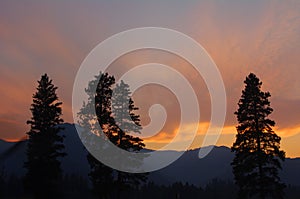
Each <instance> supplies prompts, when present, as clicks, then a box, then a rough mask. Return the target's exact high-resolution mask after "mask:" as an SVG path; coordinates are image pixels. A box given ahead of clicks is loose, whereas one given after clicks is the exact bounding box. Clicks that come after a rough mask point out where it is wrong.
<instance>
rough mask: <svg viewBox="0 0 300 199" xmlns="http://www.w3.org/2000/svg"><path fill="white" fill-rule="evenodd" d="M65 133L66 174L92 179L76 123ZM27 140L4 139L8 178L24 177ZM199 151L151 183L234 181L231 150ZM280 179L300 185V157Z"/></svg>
mask: <svg viewBox="0 0 300 199" xmlns="http://www.w3.org/2000/svg"><path fill="white" fill-rule="evenodd" d="M63 127H64V130H63V131H61V134H62V135H64V136H65V139H64V144H65V151H66V153H67V156H66V157H64V158H62V159H61V163H62V169H63V171H64V173H65V174H69V175H71V174H76V175H80V176H82V177H86V178H88V173H89V164H88V162H87V159H86V155H87V151H86V150H85V148H84V146H83V145H82V143H81V140H80V139H79V136H78V134H77V132H76V128H75V126H74V124H68V123H66V124H63ZM26 145H27V140H23V141H19V142H6V141H3V140H0V168H2V169H4V171H5V173H6V175H15V176H18V177H21V176H23V175H24V174H25V169H24V168H23V162H24V161H25V160H26ZM198 151H199V149H193V150H188V151H186V152H185V153H184V154H183V155H182V156H181V157H180V158H179V159H178V160H177V161H175V162H173V163H172V164H170V165H169V166H167V167H165V168H163V169H161V170H158V171H154V172H151V173H150V174H149V180H150V181H153V182H154V183H157V184H163V185H169V184H172V183H174V182H182V183H186V182H188V183H189V184H194V185H197V186H199V185H200V186H204V185H206V184H207V183H208V182H210V181H212V180H213V179H216V178H218V179H220V180H229V181H232V180H233V174H232V169H231V165H230V163H231V161H232V159H233V157H234V154H233V153H232V152H231V150H230V149H229V148H228V147H225V146H215V147H214V148H213V150H212V151H211V152H210V153H209V154H208V155H207V156H206V157H205V158H203V159H199V158H198ZM163 152H164V153H179V152H178V151H163ZM282 167H283V170H282V171H281V172H280V176H281V179H282V181H283V182H285V183H286V184H290V185H295V186H300V181H299V179H300V172H298V170H299V168H300V158H293V159H292V158H286V160H285V161H284V162H283V163H282Z"/></svg>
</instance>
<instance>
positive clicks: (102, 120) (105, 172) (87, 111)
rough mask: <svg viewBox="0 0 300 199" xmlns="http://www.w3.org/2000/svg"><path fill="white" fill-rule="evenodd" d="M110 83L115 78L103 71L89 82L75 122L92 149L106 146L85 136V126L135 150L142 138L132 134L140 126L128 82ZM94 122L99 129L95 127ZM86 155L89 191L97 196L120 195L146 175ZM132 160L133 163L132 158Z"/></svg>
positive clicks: (124, 146)
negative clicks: (121, 168)
mask: <svg viewBox="0 0 300 199" xmlns="http://www.w3.org/2000/svg"><path fill="white" fill-rule="evenodd" d="M114 84H115V78H114V77H113V76H110V75H108V74H107V73H100V74H99V75H98V76H96V77H95V79H94V80H92V81H91V82H90V83H89V85H88V88H87V89H86V93H87V94H88V96H89V98H88V102H87V103H85V104H84V105H83V107H82V108H81V110H80V112H79V118H80V121H79V124H80V125H81V126H82V127H83V129H85V130H84V132H83V133H84V134H86V135H87V136H82V137H85V141H86V142H89V143H93V144H94V146H92V147H93V148H94V149H96V150H106V149H105V146H99V145H97V141H95V139H97V138H95V136H94V137H93V136H88V134H89V132H88V131H89V130H93V133H94V134H96V135H97V136H103V134H102V133H101V131H102V132H103V133H104V134H105V138H104V139H109V140H110V142H112V143H113V144H114V145H116V146H118V147H119V148H121V149H124V150H127V151H131V152H137V151H139V150H141V149H142V148H143V147H144V146H145V145H144V144H143V142H142V141H143V140H141V139H140V138H138V137H136V136H133V135H132V134H133V133H140V130H141V128H142V127H141V125H140V119H139V115H137V114H136V113H135V111H136V110H137V107H135V106H134V103H133V100H132V99H131V97H130V95H131V93H130V90H129V86H128V85H127V84H125V83H124V82H121V83H120V84H117V85H116V87H115V89H113V86H114ZM113 93H114V94H113ZM92 109H95V112H96V116H94V115H93V114H91V113H92V112H93V111H92ZM97 124H99V126H100V128H101V129H97ZM92 137H93V138H92ZM93 139H94V140H93ZM108 158H116V157H108ZM87 159H88V161H89V164H90V167H91V172H90V174H89V176H90V179H91V181H92V183H93V191H94V193H95V194H96V195H97V196H98V197H99V198H123V197H122V193H123V192H124V191H126V190H129V189H131V188H133V187H137V186H138V185H139V183H141V182H142V181H144V180H145V179H146V174H131V173H126V172H121V171H117V170H114V169H111V168H109V167H107V166H106V165H104V164H102V163H101V162H99V161H98V160H97V159H95V158H94V157H93V156H92V155H91V154H89V155H88V156H87ZM133 162H134V164H135V163H137V162H135V161H134V160H133ZM120 164H122V163H121V162H120ZM133 166H136V165H133Z"/></svg>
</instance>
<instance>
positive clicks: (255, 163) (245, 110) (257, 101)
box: [232, 73, 285, 199]
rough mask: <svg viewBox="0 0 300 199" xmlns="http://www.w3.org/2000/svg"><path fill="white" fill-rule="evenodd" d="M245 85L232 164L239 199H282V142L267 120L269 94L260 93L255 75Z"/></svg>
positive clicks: (271, 123) (240, 102) (238, 116)
mask: <svg viewBox="0 0 300 199" xmlns="http://www.w3.org/2000/svg"><path fill="white" fill-rule="evenodd" d="M244 83H245V84H246V86H245V89H244V90H243V92H242V96H241V99H240V100H239V103H238V106H239V108H238V110H237V111H236V112H235V114H236V115H237V120H238V122H239V125H238V126H237V135H236V141H235V142H234V144H233V146H232V151H233V152H235V158H234V160H233V162H232V166H233V173H234V176H235V181H236V184H237V185H238V186H239V198H243V199H244V198H248V197H252V196H255V195H257V196H258V197H259V198H261V199H264V198H268V197H271V198H283V189H284V187H285V185H284V184H283V183H281V182H280V178H279V176H278V170H279V169H281V161H283V160H284V158H285V153H284V151H281V150H280V140H281V138H280V137H279V136H277V135H276V133H275V132H274V131H273V130H272V127H273V126H274V125H275V122H274V121H273V120H270V119H269V118H268V116H269V114H271V113H272V111H273V109H272V108H271V107H270V102H269V99H268V98H269V97H270V96H271V95H270V93H269V92H263V91H261V85H262V82H261V81H260V80H259V79H258V78H257V77H256V76H255V75H254V74H253V73H251V74H249V76H248V77H247V78H246V80H245V81H244Z"/></svg>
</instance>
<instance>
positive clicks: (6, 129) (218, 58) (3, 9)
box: [0, 0, 300, 157]
mask: <svg viewBox="0 0 300 199" xmlns="http://www.w3.org/2000/svg"><path fill="white" fill-rule="evenodd" d="M299 10H300V2H299V1H297V0H287V1H280V0H274V1H270V0H268V1H267V0H253V1H234V0H227V1H225V0H219V1H217V0H212V1H209V0H206V1H204V0H203V1H202V0H199V1H192V0H190V1H189V0H187V1H179V0H172V1H171V0H165V1H158V0H154V1H151V2H150V1H137V0H128V1H121V0H119V1H116V0H112V1H104V0H99V1H94V0H87V1H79V0H74V1H33V0H24V1H22V2H20V1H14V0H12V1H1V2H0V92H1V98H0V104H1V108H0V138H1V139H5V140H11V141H13V140H18V139H21V138H22V137H24V136H25V132H26V131H28V129H29V127H28V125H26V120H28V119H29V118H30V117H31V113H30V110H29V108H30V104H31V103H32V94H33V93H34V92H35V88H36V86H37V80H38V79H39V78H40V76H41V75H42V74H44V73H47V74H48V75H49V76H50V77H51V78H52V79H53V83H54V84H55V85H56V86H58V88H59V89H58V96H59V98H60V100H61V101H63V119H64V120H65V122H69V123H74V120H73V117H72V89H73V83H74V80H75V76H76V73H77V71H78V69H79V67H80V65H81V63H82V62H83V60H84V59H85V57H86V56H87V55H88V53H89V52H90V51H91V50H92V49H93V48H94V47H95V46H96V45H98V44H99V43H100V42H102V41H103V40H105V39H107V38H108V37H110V36H112V35H114V34H116V33H119V32H122V31H125V30H128V29H132V28H138V27H164V28H169V29H173V30H177V31H180V32H182V33H184V34H186V35H188V36H190V37H191V38H193V39H194V40H196V41H197V42H199V43H200V44H201V45H202V46H203V47H204V48H205V50H206V51H207V52H208V54H209V55H210V56H211V58H212V59H213V60H214V62H215V63H216V65H217V66H218V69H219V71H220V73H221V75H222V78H223V81H224V85H225V88H226V94H227V115H226V121H225V126H224V128H223V131H222V135H221V137H220V139H219V141H218V143H217V144H218V145H225V146H230V145H232V143H233V141H234V136H235V134H236V130H235V126H236V125H237V122H236V117H235V115H234V114H233V113H234V112H235V110H236V109H237V102H238V100H239V98H240V96H241V91H242V89H243V88H244V84H243V81H244V79H245V77H246V76H247V75H248V74H249V73H250V72H253V73H255V74H256V75H257V76H258V77H259V78H260V79H261V81H262V82H263V86H262V89H263V90H264V91H269V92H270V93H271V95H272V97H271V98H270V101H271V106H272V107H273V109H274V112H273V113H272V114H271V115H270V117H271V119H274V120H275V122H276V126H275V128H274V130H275V132H276V133H277V134H278V135H280V136H281V137H282V144H281V146H282V149H283V150H285V151H286V152H287V156H289V157H300V145H299V144H298V143H299V141H300V120H299V115H300V108H299V107H300V78H299V74H300V57H299V52H300V12H299ZM150 62H157V63H162V64H166V65H170V66H172V67H173V68H174V69H176V70H178V71H179V72H180V73H181V74H183V75H184V76H185V77H186V78H187V79H188V80H189V82H190V83H191V85H192V87H193V89H194V90H195V91H197V92H196V94H197V99H198V101H199V108H200V111H201V119H200V121H199V124H200V125H199V129H198V134H197V137H196V139H195V140H194V142H193V144H192V146H191V147H192V148H197V147H199V146H201V143H202V141H203V137H204V135H205V132H206V129H207V127H208V125H209V122H210V116H211V110H210V98H209V93H208V90H207V87H206V85H205V83H204V81H203V78H202V77H201V76H200V75H199V74H197V73H195V69H193V67H192V66H191V65H190V64H189V63H188V62H187V61H186V60H184V59H182V58H180V57H178V56H175V55H173V54H171V53H168V52H163V51H159V50H140V51H137V52H131V53H128V54H126V55H124V56H122V57H120V58H118V59H117V60H115V61H114V62H113V63H112V64H111V66H110V67H109V69H108V72H109V73H110V74H113V75H115V76H116V77H117V78H119V77H120V76H121V75H122V74H123V73H124V72H126V70H129V69H131V68H133V67H134V66H136V65H139V64H145V63H150ZM145 75H146V74H145ZM165 78H168V76H167V75H166V77H165ZM133 99H134V101H135V103H136V105H137V106H138V107H139V108H140V110H139V112H138V113H139V114H140V115H141V119H142V124H143V125H147V124H148V123H149V121H150V117H149V115H148V111H149V108H150V106H151V105H153V104H157V103H159V104H161V105H163V106H164V107H165V110H166V113H167V120H166V124H165V126H164V127H163V128H162V129H161V131H160V132H159V133H158V134H156V135H154V136H152V137H149V138H147V139H145V143H146V146H147V147H149V148H159V147H161V146H163V145H165V144H167V143H168V142H170V140H172V138H173V137H174V136H175V135H176V133H177V129H178V124H179V122H180V108H179V104H180V103H179V102H178V100H177V99H176V97H175V95H174V94H172V93H171V92H170V90H168V89H166V88H163V87H160V86H155V85H149V86H144V87H142V88H141V89H139V90H137V91H136V92H135V93H134V94H133ZM184 125H185V129H186V131H189V130H190V128H191V126H192V124H189V123H188V122H187V123H185V124H184ZM183 135H184V134H183ZM182 139H183V140H184V139H185V137H184V136H183V137H182Z"/></svg>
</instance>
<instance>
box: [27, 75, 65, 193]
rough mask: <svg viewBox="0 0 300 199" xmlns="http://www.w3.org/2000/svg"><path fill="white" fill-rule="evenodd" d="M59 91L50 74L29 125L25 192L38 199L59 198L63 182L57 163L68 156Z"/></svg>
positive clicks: (41, 82)
mask: <svg viewBox="0 0 300 199" xmlns="http://www.w3.org/2000/svg"><path fill="white" fill-rule="evenodd" d="M56 90H57V87H55V86H54V85H53V84H52V80H50V79H49V77H48V76H47V74H45V75H43V76H42V77H41V80H39V81H38V87H37V91H36V93H35V94H34V95H33V103H32V105H31V108H30V110H31V113H32V117H31V119H30V120H28V121H27V124H29V125H30V131H29V132H28V133H27V134H28V138H29V139H28V145H27V161H26V162H25V163H24V167H25V168H26V169H27V173H26V175H25V177H24V188H25V192H26V194H29V195H32V196H33V197H35V198H55V197H57V194H58V190H59V186H60V180H61V178H62V171H61V168H60V161H59V160H58V158H59V157H63V156H64V155H65V153H64V152H63V149H64V145H63V144H62V142H63V137H62V136H60V135H59V131H60V130H61V129H62V128H61V127H59V126H58V125H59V124H61V123H62V122H63V120H62V119H61V117H60V116H61V115H62V109H61V105H62V103H61V102H59V101H58V97H57V94H56Z"/></svg>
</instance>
